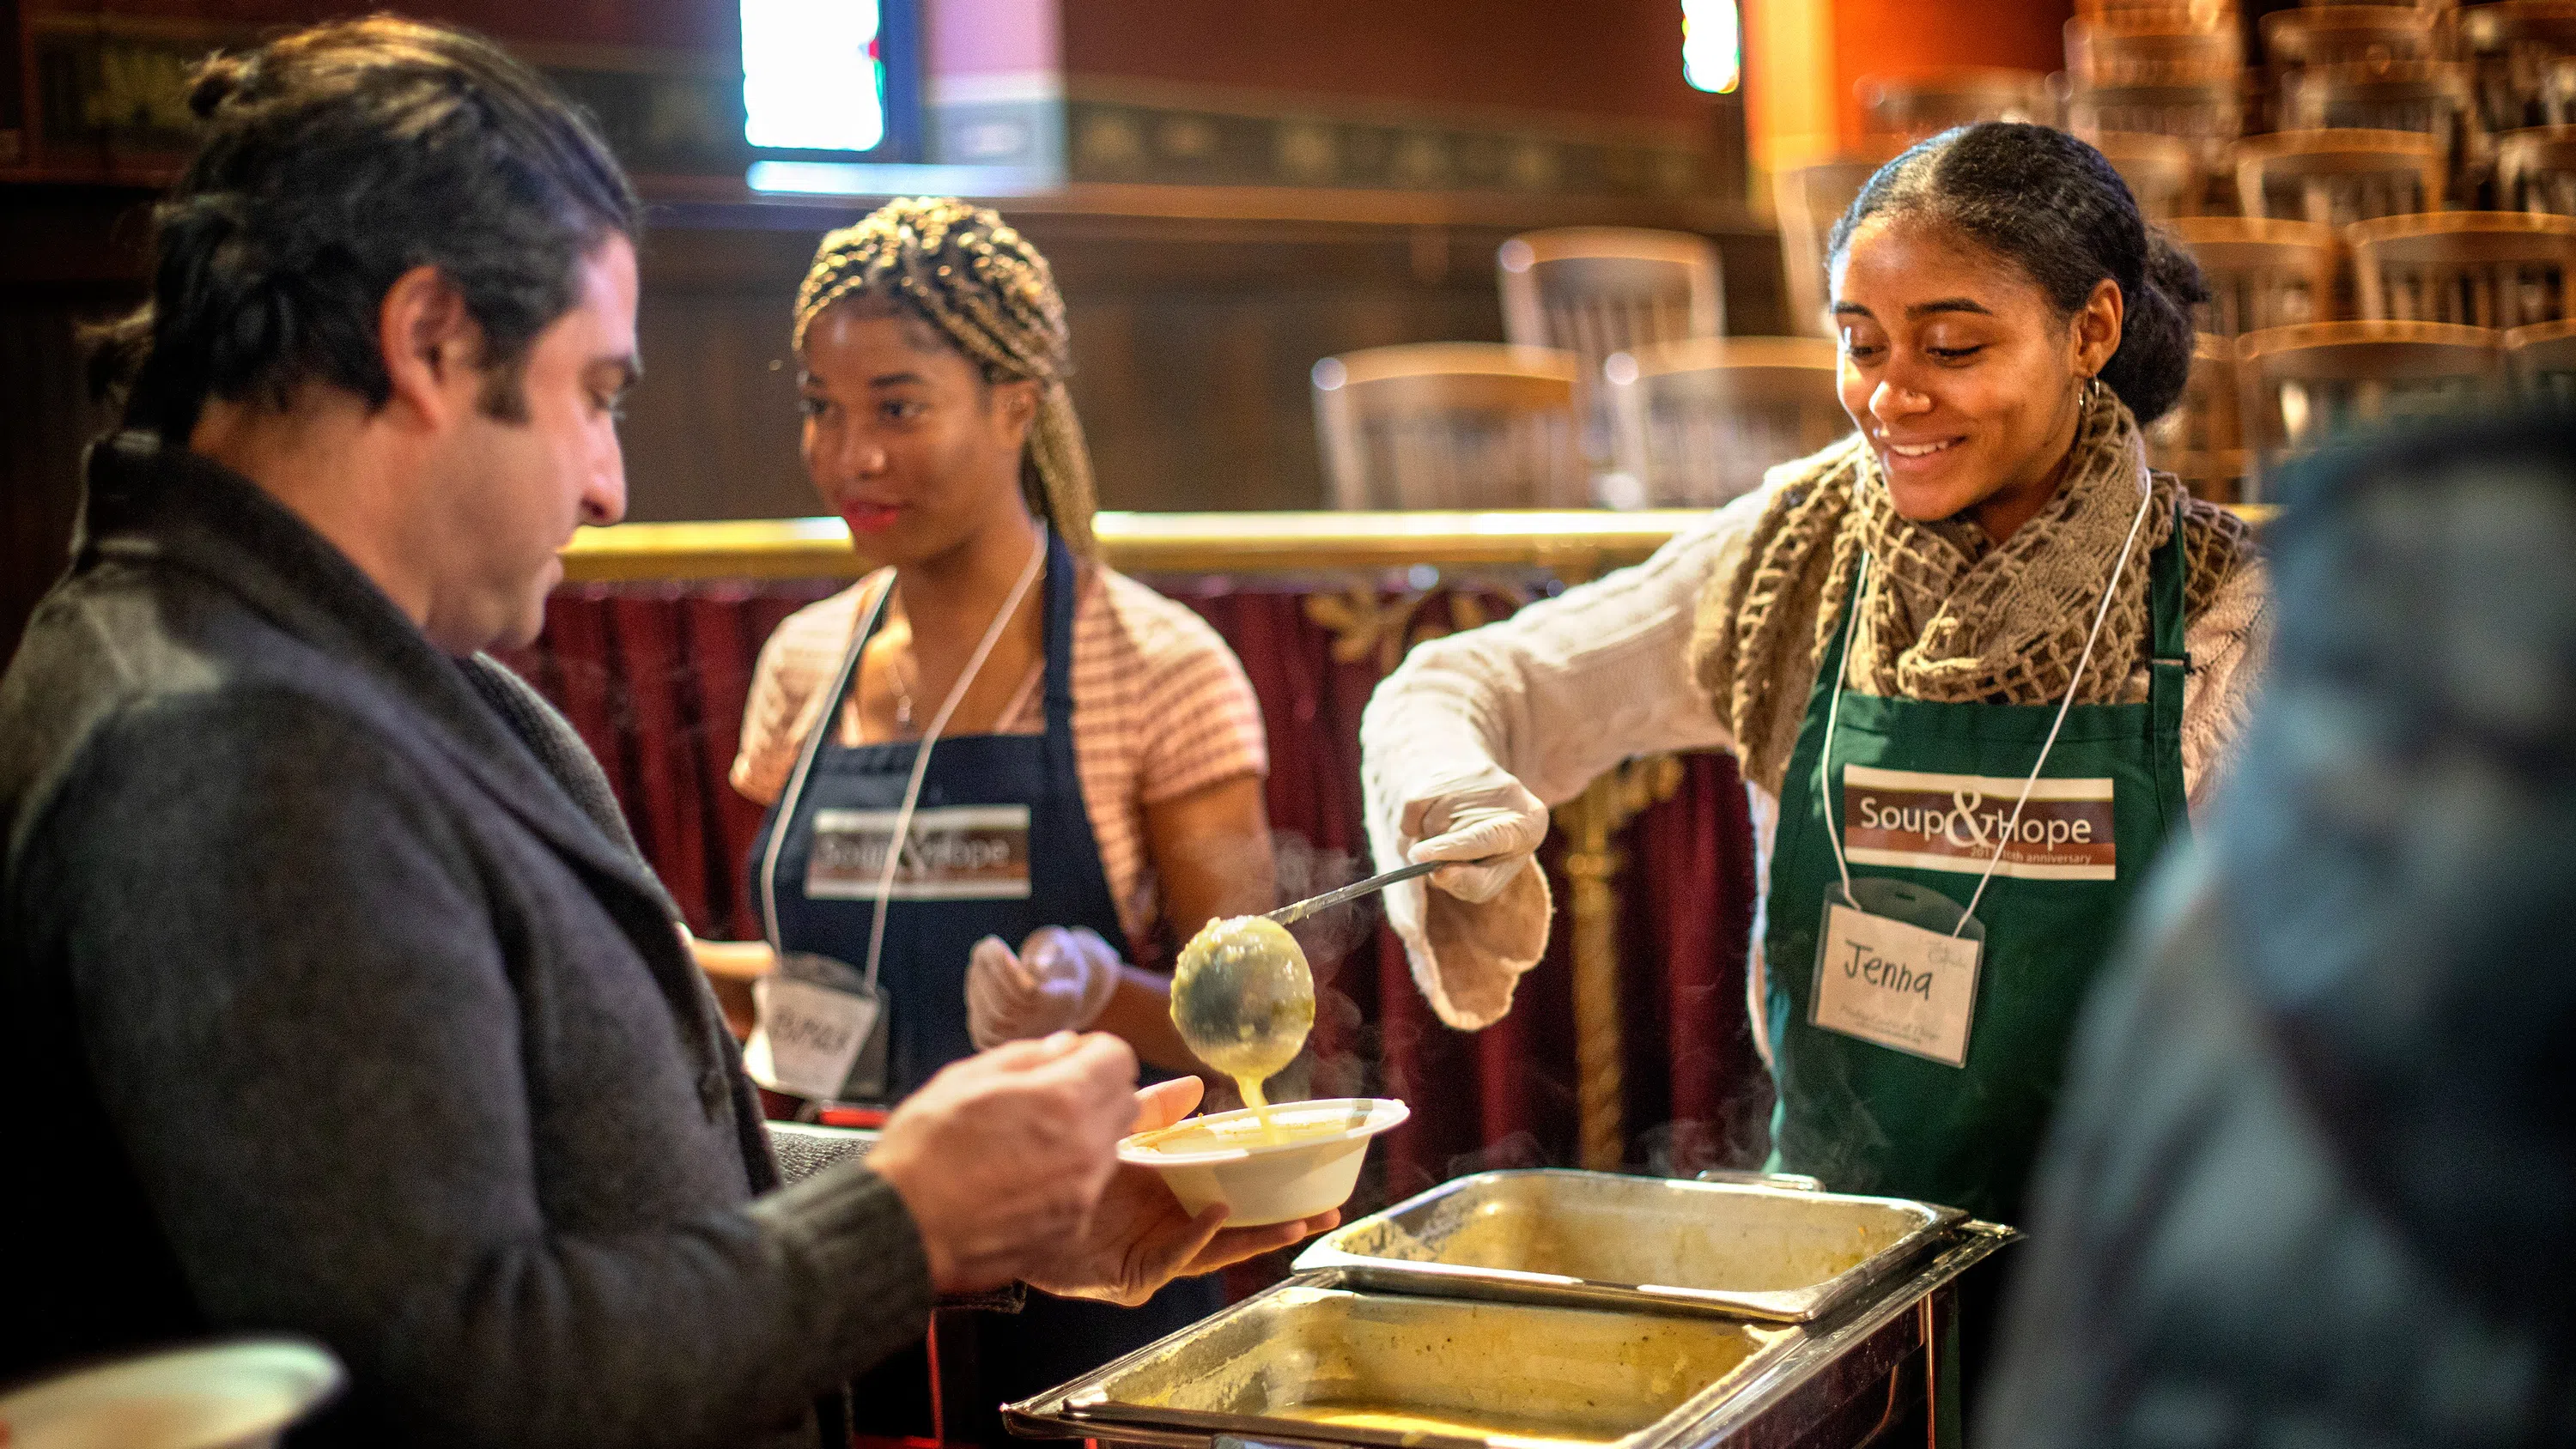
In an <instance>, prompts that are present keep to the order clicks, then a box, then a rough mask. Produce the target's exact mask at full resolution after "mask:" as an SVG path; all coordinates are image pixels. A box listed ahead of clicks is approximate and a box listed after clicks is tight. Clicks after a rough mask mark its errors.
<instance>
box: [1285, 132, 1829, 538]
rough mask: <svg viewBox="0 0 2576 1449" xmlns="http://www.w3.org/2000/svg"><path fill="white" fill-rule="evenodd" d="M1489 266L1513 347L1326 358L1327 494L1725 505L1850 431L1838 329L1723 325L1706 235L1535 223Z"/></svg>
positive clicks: (1354, 498)
mask: <svg viewBox="0 0 2576 1449" xmlns="http://www.w3.org/2000/svg"><path fill="white" fill-rule="evenodd" d="M1867 175H1868V172H1867V171H1866V170H1864V171H1862V172H1861V177H1862V178H1866V177H1867ZM1851 184H1852V185H1853V186H1854V187H1857V186H1858V185H1859V180H1857V179H1856V180H1854V181H1853V182H1852V183H1851ZM1827 220H1828V223H1830V220H1831V218H1827ZM1495 262H1496V278H1497V281H1498V283H1499V285H1500V289H1501V294H1502V310H1503V333H1504V336H1505V337H1506V338H1507V339H1508V340H1507V341H1506V342H1504V343H1502V344H1495V343H1481V342H1435V343H1424V344H1417V345H1412V346H1402V347H1374V348H1368V349H1365V350H1362V351H1358V352H1346V353H1343V354H1341V355H1339V356H1336V357H1327V358H1325V359H1323V360H1322V361H1321V362H1318V363H1316V364H1315V368H1314V375H1313V383H1314V395H1315V422H1316V430H1317V433H1318V440H1319V442H1320V443H1321V445H1322V452H1323V457H1324V473H1325V479H1326V483H1327V485H1328V491H1329V493H1330V496H1331V501H1332V503H1333V506H1335V507H1337V508H1576V507H1587V506H1592V505H1596V504H1599V505H1608V506H1612V507H1620V508H1637V507H1649V506H1651V507H1669V508H1705V507H1714V506H1716V505H1718V504H1720V503H1724V502H1725V501H1727V500H1728V499H1730V498H1733V497H1735V496H1737V495H1738V494H1741V493H1743V492H1745V491H1746V490H1748V489H1750V488H1752V487H1754V486H1755V485H1756V484H1758V483H1760V482H1761V479H1762V475H1763V473H1764V472H1765V471H1767V470H1768V469H1769V468H1770V467H1772V466H1773V465H1775V464H1778V463H1783V462H1787V461H1788V460H1790V459H1792V458H1796V457H1800V456H1803V455H1805V454H1807V453H1811V452H1814V451H1815V450H1816V449H1818V448H1821V447H1823V446H1824V445H1825V444H1827V443H1830V442H1832V441H1833V440H1834V439H1835V438H1838V437H1840V436H1842V435H1843V434H1844V433H1846V432H1848V431H1850V428H1851V422H1850V419H1849V418H1847V417H1846V416H1844V414H1843V411H1842V404H1841V402H1840V400H1839V396H1838V394H1837V393H1836V391H1835V358H1834V345H1833V344H1832V343H1831V342H1828V341H1826V340H1824V339H1822V338H1818V337H1727V336H1725V335H1724V333H1725V323H1726V301H1725V297H1726V293H1725V283H1724V278H1723V274H1722V271H1721V269H1720V267H1719V264H1718V253H1717V248H1716V246H1715V245H1714V244H1713V243H1711V242H1710V241H1709V239H1708V238H1706V237H1703V236H1698V235H1694V234H1691V233H1687V232H1664V231H1641V230H1633V229H1628V228H1617V227H1576V228H1562V229H1557V230H1551V231H1535V232H1525V233H1523V234H1521V235H1519V236H1516V237H1512V238H1511V239H1509V240H1507V241H1505V242H1504V243H1503V244H1502V246H1501V248H1500V249H1499V250H1498V252H1497V254H1496V257H1495ZM1819 265H1820V266H1821V263H1819Z"/></svg>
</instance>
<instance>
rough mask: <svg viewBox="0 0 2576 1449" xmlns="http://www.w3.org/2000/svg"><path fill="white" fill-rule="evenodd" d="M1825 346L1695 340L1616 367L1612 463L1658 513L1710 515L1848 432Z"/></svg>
mask: <svg viewBox="0 0 2576 1449" xmlns="http://www.w3.org/2000/svg"><path fill="white" fill-rule="evenodd" d="M1839 366H1840V363H1839V360H1838V357H1837V349H1836V348H1835V346H1834V344H1833V343H1831V342H1828V341H1826V340H1825V339H1823V338H1821V337H1696V338H1693V339H1691V340H1690V341H1687V342H1668V343H1664V344H1662V345H1661V346H1657V347H1646V348H1640V349H1638V350H1637V351H1636V352H1634V353H1621V354H1619V355H1617V356H1614V357H1612V358H1611V359H1610V362H1609V365H1608V367H1607V368H1605V369H1604V376H1605V378H1606V379H1607V381H1608V384H1609V394H1610V412H1611V417H1612V419H1613V430H1612V436H1613V437H1614V438H1615V439H1616V444H1615V448H1614V453H1613V456H1614V457H1615V458H1616V459H1617V462H1618V468H1619V471H1620V472H1622V473H1625V474H1627V475H1628V476H1629V477H1630V478H1633V479H1635V480H1636V482H1637V484H1638V485H1640V488H1641V490H1642V494H1643V497H1644V500H1645V502H1646V504H1647V506H1649V507H1654V508H1714V507H1716V506H1717V505H1719V504H1721V503H1724V502H1725V501H1727V500H1728V499H1730V498H1734V497H1736V496H1738V495H1740V494H1743V493H1746V492H1749V491H1750V490H1752V489H1753V488H1754V487H1756V486H1757V485H1759V484H1760V483H1761V481H1762V474H1763V472H1764V470H1766V469H1768V468H1771V467H1772V466H1774V465H1776V464H1780V463H1785V462H1788V461H1789V460H1790V459H1792V458H1803V457H1805V456H1807V455H1808V454H1809V453H1812V452H1814V451H1816V450H1817V449H1818V448H1821V447H1823V446H1825V445H1826V444H1827V443H1830V442H1832V441H1833V440H1834V439H1836V438H1839V437H1841V436H1843V435H1844V434H1845V433H1848V432H1850V431H1851V428H1852V422H1851V417H1850V415H1849V414H1847V413H1845V412H1844V411H1843V405H1842V398H1841V396H1840V394H1839V393H1838V392H1837V391H1836V377H1837V373H1838V370H1839Z"/></svg>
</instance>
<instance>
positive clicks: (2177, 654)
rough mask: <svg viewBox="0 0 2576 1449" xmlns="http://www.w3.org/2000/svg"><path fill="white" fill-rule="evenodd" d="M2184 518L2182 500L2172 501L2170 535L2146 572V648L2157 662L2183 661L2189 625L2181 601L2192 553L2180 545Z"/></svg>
mask: <svg viewBox="0 0 2576 1449" xmlns="http://www.w3.org/2000/svg"><path fill="white" fill-rule="evenodd" d="M2186 516H2187V514H2186V512H2185V509H2184V507H2183V500H2181V499H2179V498H2177V499H2175V500H2174V516H2173V532H2171V533H2170V534H2167V535H2166V537H2165V541H2164V542H2163V543H2161V544H2159V545H2157V546H2156V551H2155V553H2154V555H2153V556H2152V557H2151V558H2150V560H2149V562H2148V569H2147V608H2148V618H2149V620H2150V630H2151V632H2152V634H2153V637H2152V638H2151V639H2150V640H2149V641H2148V643H2149V647H2150V648H2151V649H2152V650H2153V652H2154V657H2155V658H2157V659H2167V660H2177V661H2180V660H2186V659H2188V657H2189V654H2188V651H2187V650H2186V648H2185V646H2184V642H2183V640H2184V636H2185V634H2186V633H2187V631H2188V625H2189V621H2188V620H2186V619H2185V618H2184V617H2183V599H2184V597H2185V594H2186V592H2187V590H2188V589H2189V586H2190V584H2191V552H2190V550H2189V549H2188V548H2187V547H2186V546H2185V545H2184V541H2183V532H2182V530H2183V520H2184V518H2185V517H2186Z"/></svg>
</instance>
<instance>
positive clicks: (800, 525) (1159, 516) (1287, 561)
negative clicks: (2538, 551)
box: [563, 507, 2272, 583]
mask: <svg viewBox="0 0 2576 1449" xmlns="http://www.w3.org/2000/svg"><path fill="white" fill-rule="evenodd" d="M2237 511H2238V512H2240V513H2243V514H2245V515H2246V516H2247V517H2248V518H2251V519H2253V520H2254V521H2255V522H2257V523H2260V522H2262V521H2263V520H2264V519H2265V518H2266V517H2268V516H2269V515H2270V514H2271V512H2272V510H2270V509H2268V508H2261V507H2245V508H2240V509H2238V510H2237ZM1706 516H1707V512H1706V510H1704V509H1696V508H1659V509H1647V510H1643V511H1639V512H1634V513H1621V512H1613V511H1611V510H1608V509H1514V510H1498V511H1493V512H1472V511H1466V510H1454V511H1423V512H1404V513H1394V512H1388V513H1361V512H1308V513H1124V512H1103V513H1101V514H1100V515H1099V516H1098V517H1097V518H1096V519H1095V520H1094V523H1093V530H1094V532H1096V533H1097V534H1098V536H1099V539H1100V548H1101V553H1102V555H1103V556H1104V557H1105V558H1106V559H1107V560H1108V562H1109V564H1110V566H1111V567H1113V568H1116V569H1118V570H1119V571H1121V572H1123V573H1136V574H1237V573H1243V574H1305V573H1351V572H1375V571H1382V570H1387V569H1403V568H1410V567H1413V566H1414V565H1416V564H1427V565H1429V566H1431V567H1433V568H1534V569H1546V570H1549V571H1551V572H1553V573H1556V574H1558V575H1559V576H1561V577H1564V578H1567V579H1570V580H1573V579H1585V578H1592V577H1595V576H1597V575H1599V574H1601V573H1604V572H1607V571H1608V570H1610V569H1614V568H1619V567H1622V566H1624V565H1627V564H1632V563H1635V562H1637V561H1639V560H1641V559H1643V558H1645V557H1646V556H1647V555H1648V554H1651V553H1653V552H1654V551H1655V550H1656V549H1657V548H1659V547H1661V546H1662V545H1663V543H1664V541H1665V540H1667V539H1669V538H1671V537H1672V536H1673V534H1674V533H1675V532H1677V531H1679V530H1680V529H1682V528H1684V527H1687V526H1688V525H1690V524H1691V523H1693V522H1695V521H1697V520H1699V519H1701V518H1704V517H1706ZM563 558H564V580H565V582H567V583H632V582H689V581H694V580H711V579H834V578H841V579H848V578H857V577H858V576H859V575H861V574H863V573H865V572H867V570H868V569H869V568H870V567H871V566H872V565H871V564H870V563H869V561H868V560H867V559H866V558H865V557H863V556H862V555H860V554H859V553H857V552H855V551H854V550H853V549H852V548H851V546H850V533H849V529H848V527H847V526H846V525H844V524H843V523H842V522H841V520H839V519H837V518H775V519H741V520H732V521H725V522H708V523H621V524H616V525H614V526H612V527H608V528H585V529H583V530H581V532H580V533H579V534H578V535H577V536H576V537H575V538H574V539H573V541H572V545H571V546H570V547H569V548H567V549H565V550H564V555H563Z"/></svg>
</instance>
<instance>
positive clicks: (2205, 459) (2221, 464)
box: [2155, 448, 2254, 503]
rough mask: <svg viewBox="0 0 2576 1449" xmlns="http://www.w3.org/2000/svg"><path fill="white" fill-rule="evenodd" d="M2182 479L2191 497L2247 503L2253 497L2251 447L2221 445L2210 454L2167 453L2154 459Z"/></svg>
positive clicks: (2159, 465) (2218, 501)
mask: <svg viewBox="0 0 2576 1449" xmlns="http://www.w3.org/2000/svg"><path fill="white" fill-rule="evenodd" d="M2155 466H2156V467H2159V468H2162V469H2163V470H2165V471H2166V472H2168V473H2171V474H2172V475H2174V477H2175V478H2177V479H2179V480H2181V483H2182V486H2183V487H2184V488H2185V489H2187V490H2188V491H2189V492H2190V493H2191V496H2192V497H2194V498H2206V499H2208V500H2209V501H2210V502H2212V503H2250V502H2252V501H2253V499H2254V482H2253V478H2254V450H2253V449H2251V448H2223V449H2220V450H2218V451H2215V452H2209V453H2186V452H2169V453H2166V454H2165V455H2164V456H2162V457H2161V458H2158V459H2156V460H2155Z"/></svg>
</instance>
